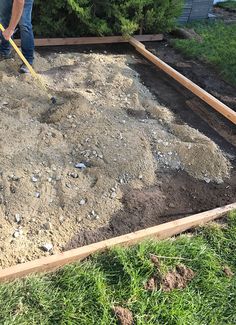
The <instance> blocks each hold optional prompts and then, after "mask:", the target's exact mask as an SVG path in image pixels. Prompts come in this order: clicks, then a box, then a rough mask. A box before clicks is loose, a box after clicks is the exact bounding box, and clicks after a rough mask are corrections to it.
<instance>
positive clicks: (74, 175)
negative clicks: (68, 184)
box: [69, 173, 79, 178]
mask: <svg viewBox="0 0 236 325" xmlns="http://www.w3.org/2000/svg"><path fill="white" fill-rule="evenodd" d="M69 176H70V177H72V178H78V177H79V175H78V174H77V173H69Z"/></svg>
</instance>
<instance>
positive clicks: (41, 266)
mask: <svg viewBox="0 0 236 325" xmlns="http://www.w3.org/2000/svg"><path fill="white" fill-rule="evenodd" d="M162 39H163V36H162V35H140V36H136V37H135V38H134V37H132V38H130V39H124V38H122V37H120V36H112V37H92V38H69V39H68V38H67V39H63V38H61V39H40V40H39V39H38V40H36V46H61V45H82V44H83V45H85V44H108V43H124V42H129V43H130V44H131V45H132V46H134V47H135V49H136V50H137V51H138V52H139V53H140V54H142V55H143V56H144V57H145V58H146V59H148V60H149V61H151V62H152V63H153V64H155V65H156V66H157V67H158V68H160V69H162V70H163V71H165V72H166V73H167V74H168V75H169V76H171V77H172V78H174V79H175V80H176V81H177V82H179V83H180V84H182V85H183V86H184V87H186V88H187V89H189V90H190V91H191V92H192V93H194V94H195V95H196V96H198V97H199V98H201V99H202V100H203V101H205V102H206V103H207V104H209V105H210V106H211V107H212V108H214V109H215V110H216V111H218V112H219V113H220V114H222V115H223V116H224V117H225V118H227V119H228V120H229V121H231V122H232V123H233V124H236V113H235V112H234V111H233V110H232V109H230V108H229V107H228V106H226V105H225V104H223V103H222V102H220V101H219V100H218V99H216V98H215V97H214V96H212V95H211V94H209V93H208V92H206V91H205V90H204V89H202V88H200V87H199V86H198V85H196V84H195V83H193V82H192V81H190V80H189V79H188V78H186V77H185V76H183V75H182V74H181V73H179V72H178V71H176V70H175V69H173V68H172V67H170V66H169V65H168V64H166V63H165V62H163V61H162V60H160V59H159V58H157V57H156V56H155V55H153V54H152V53H151V52H150V51H148V50H147V49H146V48H145V46H144V45H143V44H142V43H141V42H140V41H160V40H162ZM17 44H18V45H20V42H19V41H17ZM235 209H236V203H232V204H229V205H226V206H223V207H220V208H216V209H213V210H210V211H206V212H202V213H199V214H196V215H192V216H190V217H185V218H182V219H179V220H175V221H171V222H167V223H164V224H161V225H158V226H155V227H151V228H146V229H143V230H140V231H136V232H132V233H129V234H126V235H123V236H119V237H114V238H111V239H107V240H104V241H101V242H98V243H95V244H91V245H87V246H83V247H80V248H76V249H72V250H69V251H66V252H63V253H59V254H55V255H51V256H48V257H43V258H40V259H37V260H34V261H30V262H27V263H23V264H18V265H15V266H12V267H9V268H6V269H3V270H0V282H5V281H12V280H14V279H17V278H22V277H25V276H27V275H29V274H32V273H42V272H48V271H53V270H55V269H57V268H59V267H62V266H63V265H66V264H69V263H73V262H76V261H79V260H82V259H85V258H86V257H88V256H90V255H91V254H93V253H96V252H102V251H105V250H106V249H109V248H111V247H114V246H117V245H134V244H137V243H139V242H140V241H142V240H146V239H150V238H157V239H159V240H161V239H166V238H168V237H171V236H174V235H177V234H180V233H182V232H184V231H186V230H189V229H191V228H193V227H197V226H200V225H203V224H205V223H207V222H209V221H212V220H215V219H217V218H220V217H223V216H225V215H227V213H228V212H230V211H232V210H235Z"/></svg>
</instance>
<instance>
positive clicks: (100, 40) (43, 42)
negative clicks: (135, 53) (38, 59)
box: [15, 34, 163, 47]
mask: <svg viewBox="0 0 236 325" xmlns="http://www.w3.org/2000/svg"><path fill="white" fill-rule="evenodd" d="M135 38H136V39H137V40H139V41H140V42H153V41H162V40H163V35H162V34H154V35H136V36H135ZM15 42H16V44H17V45H18V46H20V40H19V39H18V40H16V41H15ZM128 42H129V39H128V38H127V39H126V38H124V37H123V36H105V37H69V38H36V39H35V46H37V47H41V46H70V45H90V44H91V45H92V44H112V43H128Z"/></svg>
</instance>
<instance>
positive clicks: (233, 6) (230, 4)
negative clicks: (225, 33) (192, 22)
mask: <svg viewBox="0 0 236 325" xmlns="http://www.w3.org/2000/svg"><path fill="white" fill-rule="evenodd" d="M217 7H220V8H223V9H230V10H236V1H235V0H229V1H225V2H219V3H217Z"/></svg>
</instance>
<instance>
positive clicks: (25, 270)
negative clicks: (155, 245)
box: [0, 203, 236, 282]
mask: <svg viewBox="0 0 236 325" xmlns="http://www.w3.org/2000/svg"><path fill="white" fill-rule="evenodd" d="M234 209H236V203H232V204H229V205H226V206H223V207H220V208H216V209H214V210H210V211H206V212H202V213H199V214H196V215H193V216H190V217H186V218H182V219H179V220H175V221H171V222H167V223H164V224H161V225H158V226H155V227H151V228H147V229H144V230H140V231H136V232H132V233H130V234H127V235H123V236H119V237H114V238H111V239H107V240H104V241H101V242H98V243H95V244H91V245H87V246H84V247H80V248H76V249H72V250H70V251H67V252H64V253H60V254H56V255H52V256H48V257H43V258H40V259H38V260H35V261H31V262H27V263H24V264H18V265H15V266H12V267H9V268H6V269H3V270H1V271H0V282H4V281H11V280H14V279H17V278H22V277H25V276H27V275H29V274H31V273H41V272H46V271H52V270H55V269H57V268H59V267H61V266H63V265H65V264H69V263H72V262H76V261H79V260H82V259H84V258H86V257H88V256H90V255H91V254H93V253H96V252H102V251H105V250H106V249H108V248H111V247H114V246H117V245H134V244H137V243H138V242H140V241H142V240H146V239H150V238H157V239H159V240H160V239H165V238H168V237H171V236H173V235H177V234H179V233H181V232H183V231H186V230H188V229H190V228H193V227H196V226H199V225H202V224H204V223H206V222H209V221H212V220H214V219H216V218H220V217H222V216H225V215H226V214H227V213H228V212H229V211H232V210H234Z"/></svg>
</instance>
